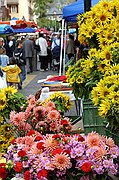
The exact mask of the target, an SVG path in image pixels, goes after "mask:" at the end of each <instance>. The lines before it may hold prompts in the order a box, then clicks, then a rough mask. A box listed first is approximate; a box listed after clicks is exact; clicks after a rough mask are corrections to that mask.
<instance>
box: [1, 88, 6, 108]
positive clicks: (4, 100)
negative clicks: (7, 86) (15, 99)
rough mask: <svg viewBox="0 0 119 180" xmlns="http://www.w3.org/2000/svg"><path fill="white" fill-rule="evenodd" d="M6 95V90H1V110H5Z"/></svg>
mask: <svg viewBox="0 0 119 180" xmlns="http://www.w3.org/2000/svg"><path fill="white" fill-rule="evenodd" d="M6 103H7V101H6V95H5V93H4V92H2V91H1V92H0V110H3V109H4V108H5V106H6Z"/></svg>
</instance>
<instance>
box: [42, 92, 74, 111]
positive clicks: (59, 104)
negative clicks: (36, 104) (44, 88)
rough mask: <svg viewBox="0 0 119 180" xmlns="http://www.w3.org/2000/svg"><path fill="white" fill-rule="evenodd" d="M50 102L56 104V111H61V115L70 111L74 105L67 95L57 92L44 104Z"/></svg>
mask: <svg viewBox="0 0 119 180" xmlns="http://www.w3.org/2000/svg"><path fill="white" fill-rule="evenodd" d="M49 101H50V102H51V101H52V102H53V103H54V104H55V107H56V109H57V110H58V111H60V113H61V114H64V113H65V112H66V111H69V110H70V109H71V107H72V105H73V103H72V102H71V100H70V97H69V96H68V95H67V94H64V93H61V92H55V93H53V94H51V95H50V97H49V98H47V99H46V100H45V102H44V104H46V103H47V102H49Z"/></svg>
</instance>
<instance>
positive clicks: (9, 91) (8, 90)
mask: <svg viewBox="0 0 119 180" xmlns="http://www.w3.org/2000/svg"><path fill="white" fill-rule="evenodd" d="M2 91H3V92H5V94H14V93H16V92H17V89H16V88H15V87H13V86H8V87H6V88H4V89H2Z"/></svg>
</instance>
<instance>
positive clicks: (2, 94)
mask: <svg viewBox="0 0 119 180" xmlns="http://www.w3.org/2000/svg"><path fill="white" fill-rule="evenodd" d="M26 102H27V101H26V98H25V97H24V96H23V95H22V94H21V93H18V92H17V90H16V89H15V88H14V87H7V88H3V89H1V90H0V153H5V152H6V150H7V148H8V146H9V145H10V143H11V141H12V139H13V138H14V129H13V127H12V125H11V124H10V123H9V118H10V112H11V111H12V110H15V111H16V112H19V111H20V110H21V109H22V110H23V109H24V108H25V106H26Z"/></svg>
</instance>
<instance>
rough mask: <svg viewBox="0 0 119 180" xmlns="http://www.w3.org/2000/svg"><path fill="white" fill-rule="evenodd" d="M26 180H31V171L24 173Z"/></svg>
mask: <svg viewBox="0 0 119 180" xmlns="http://www.w3.org/2000/svg"><path fill="white" fill-rule="evenodd" d="M24 180H30V171H25V172H24Z"/></svg>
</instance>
